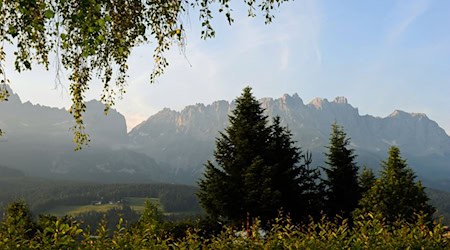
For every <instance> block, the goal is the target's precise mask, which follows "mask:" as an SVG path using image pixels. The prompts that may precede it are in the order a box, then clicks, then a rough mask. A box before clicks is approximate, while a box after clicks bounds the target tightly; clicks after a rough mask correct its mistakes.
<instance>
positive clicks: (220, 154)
mask: <svg viewBox="0 0 450 250" xmlns="http://www.w3.org/2000/svg"><path fill="white" fill-rule="evenodd" d="M263 112H264V110H263V109H262V108H261V106H260V104H259V102H258V101H257V100H256V99H255V98H254V97H253V96H252V93H251V88H250V87H247V88H245V89H244V91H243V93H242V95H241V96H240V97H238V98H237V99H236V108H235V109H234V110H233V112H232V114H231V115H230V116H229V121H230V125H229V126H228V127H227V128H226V129H225V132H221V133H220V136H219V137H218V138H217V139H216V149H215V151H214V157H215V162H211V161H208V162H207V164H206V165H205V166H206V170H205V176H204V178H203V179H202V180H200V182H199V186H200V191H199V193H198V196H199V199H200V203H201V204H202V206H203V207H204V208H205V210H206V212H207V213H208V214H209V215H211V216H213V217H215V218H218V219H223V220H228V221H231V222H234V223H242V222H243V221H245V220H246V219H248V218H249V217H250V219H251V218H254V217H259V218H260V219H261V220H262V221H263V222H267V221H268V220H270V219H272V218H274V217H275V216H276V215H277V213H278V210H279V209H283V210H284V211H285V212H288V213H290V214H291V215H292V216H293V217H294V218H300V217H302V216H306V214H307V213H309V211H310V209H308V208H307V205H308V204H310V203H314V204H315V202H312V201H310V200H308V199H311V198H310V197H311V194H312V193H315V190H313V189H314V188H315V186H311V184H310V183H317V182H316V181H315V180H316V179H314V178H316V177H317V175H314V173H316V172H314V170H310V169H309V168H308V167H307V165H308V164H309V162H310V160H308V159H307V158H306V156H305V155H304V154H303V153H302V152H301V150H300V148H298V147H296V146H295V145H294V142H293V140H292V138H291V137H292V135H291V133H290V132H289V131H288V130H287V129H286V128H284V127H282V126H281V125H280V120H279V118H275V119H274V121H273V123H272V125H268V118H267V116H265V115H264V114H263ZM216 164H217V165H218V166H217V167H216ZM308 185H309V186H308ZM306 189H307V190H306ZM308 195H309V196H308ZM313 197H315V196H313Z"/></svg>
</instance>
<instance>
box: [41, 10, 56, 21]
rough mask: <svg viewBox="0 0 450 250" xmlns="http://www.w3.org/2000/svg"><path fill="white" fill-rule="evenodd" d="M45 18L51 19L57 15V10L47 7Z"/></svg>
mask: <svg viewBox="0 0 450 250" xmlns="http://www.w3.org/2000/svg"><path fill="white" fill-rule="evenodd" d="M44 16H45V18H47V19H51V18H53V17H54V16H55V12H53V11H52V10H51V9H47V10H46V11H45V13H44Z"/></svg>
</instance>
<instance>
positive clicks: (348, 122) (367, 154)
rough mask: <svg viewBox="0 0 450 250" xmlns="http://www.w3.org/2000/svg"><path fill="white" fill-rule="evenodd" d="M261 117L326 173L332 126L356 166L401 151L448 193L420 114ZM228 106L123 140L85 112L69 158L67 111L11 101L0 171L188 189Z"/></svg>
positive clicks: (116, 125) (337, 103)
mask: <svg viewBox="0 0 450 250" xmlns="http://www.w3.org/2000/svg"><path fill="white" fill-rule="evenodd" d="M261 103H262V105H263V107H264V108H265V109H266V111H267V115H269V116H274V115H279V116H280V117H281V119H282V123H283V124H284V125H287V126H288V127H289V129H290V130H291V131H292V133H293V134H294V138H295V140H296V141H298V144H299V146H301V148H302V149H303V150H304V151H306V150H310V151H311V152H312V154H313V165H314V166H317V165H323V158H324V156H323V151H325V148H324V146H325V145H327V144H328V138H329V134H330V127H331V124H332V123H333V122H335V121H336V122H338V123H339V124H341V125H343V126H344V129H345V131H346V132H347V134H348V136H349V137H350V138H351V142H352V147H354V148H355V150H356V153H357V155H358V158H357V161H358V162H359V164H360V165H367V166H368V167H371V168H374V169H377V168H378V167H379V165H380V164H379V163H380V160H382V159H385V158H386V152H387V149H388V148H389V147H390V146H391V145H397V146H399V147H400V149H401V151H402V155H403V156H404V157H405V158H407V159H408V163H409V165H410V166H411V167H412V168H413V169H414V170H415V171H416V173H417V174H418V175H419V176H420V177H421V178H422V179H423V180H424V182H425V184H426V185H428V186H433V187H437V188H442V189H447V190H450V185H449V182H448V181H447V179H450V137H449V136H448V135H447V134H446V132H445V131H444V130H443V129H442V128H441V127H439V125H438V124H437V123H436V122H434V121H432V120H430V119H429V118H428V117H427V116H426V115H425V114H418V113H407V112H403V111H399V110H396V111H394V112H393V113H392V114H391V115H389V116H387V117H384V118H380V117H373V116H370V115H364V116H361V115H359V113H358V109H357V108H354V107H352V106H351V105H350V104H348V102H347V99H346V98H345V97H337V98H336V99H335V100H333V101H328V100H327V99H320V98H316V99H314V100H312V101H311V102H310V103H308V104H305V103H304V102H303V100H302V99H301V98H300V97H299V96H298V95H297V94H294V95H292V96H291V95H284V96H282V97H281V98H277V99H273V98H263V99H261ZM233 108H234V103H233V102H231V103H230V102H227V101H216V102H214V103H212V104H210V105H204V104H196V105H191V106H187V107H186V108H184V109H183V110H182V111H180V112H177V111H173V110H170V109H163V110H162V111H160V112H159V113H157V114H155V115H153V116H151V117H149V118H148V119H147V120H146V121H144V122H142V123H141V124H139V125H138V126H136V127H135V128H133V129H132V130H131V131H130V132H129V133H128V134H127V132H126V131H127V130H126V125H125V118H124V117H123V116H122V115H121V114H120V113H118V112H116V111H115V110H111V112H110V113H109V115H108V116H104V115H103V106H102V104H101V103H99V102H97V101H90V102H88V108H87V110H88V111H87V113H86V115H85V121H86V126H87V128H88V133H89V134H90V136H91V141H92V142H91V144H90V146H89V147H87V148H85V149H83V150H82V151H81V152H73V148H74V145H73V143H72V142H71V139H72V132H71V131H70V130H69V128H70V127H71V125H72V124H73V121H72V117H71V116H70V115H69V114H68V113H67V111H65V110H63V109H56V108H49V107H44V106H40V105H32V104H31V103H22V102H21V101H20V98H19V96H17V95H16V94H12V96H11V97H10V98H9V101H8V102H4V103H1V104H0V127H1V128H2V129H3V130H4V131H6V133H7V134H6V136H4V137H3V138H1V139H0V141H1V142H0V159H1V165H3V166H6V167H9V168H13V169H19V170H21V171H23V172H24V173H25V174H28V175H32V176H40V177H48V178H61V179H73V180H85V181H101V182H144V181H161V182H183V183H190V184H193V183H195V182H196V179H197V178H198V177H199V176H201V173H202V171H203V164H204V163H205V162H206V161H207V160H210V159H213V158H212V155H213V150H214V146H215V145H214V141H215V138H216V137H217V136H218V135H219V131H222V130H223V129H224V128H225V127H226V126H227V124H228V116H227V115H228V114H229V113H230V112H231V110H233Z"/></svg>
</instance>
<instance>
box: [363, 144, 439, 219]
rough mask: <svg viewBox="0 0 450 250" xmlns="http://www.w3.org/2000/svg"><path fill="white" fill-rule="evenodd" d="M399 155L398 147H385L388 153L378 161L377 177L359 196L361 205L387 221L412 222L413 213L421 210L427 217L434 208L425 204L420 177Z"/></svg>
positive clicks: (425, 197)
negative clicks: (367, 189) (387, 148)
mask: <svg viewBox="0 0 450 250" xmlns="http://www.w3.org/2000/svg"><path fill="white" fill-rule="evenodd" d="M415 178H416V176H415V174H414V172H413V170H412V169H411V168H409V167H408V165H407V164H406V161H405V160H404V159H403V158H402V157H401V156H400V149H399V148H398V147H391V148H390V149H389V156H388V159H387V160H386V161H383V162H382V171H381V175H380V178H379V179H377V180H376V181H375V182H374V184H373V186H372V187H371V188H370V190H369V191H367V193H366V194H365V195H364V197H363V198H362V199H361V201H360V204H361V207H362V208H363V209H365V210H368V211H371V212H374V213H375V214H378V215H381V216H382V217H384V218H385V219H386V221H387V222H389V223H393V222H395V221H398V220H401V221H407V222H412V221H414V220H415V219H416V216H415V213H421V212H423V213H425V214H426V215H427V216H428V217H427V218H428V220H431V216H432V215H433V213H434V211H435V209H434V208H433V207H432V206H431V205H429V204H428V197H427V195H426V193H425V191H424V187H423V186H422V184H421V182H420V181H415Z"/></svg>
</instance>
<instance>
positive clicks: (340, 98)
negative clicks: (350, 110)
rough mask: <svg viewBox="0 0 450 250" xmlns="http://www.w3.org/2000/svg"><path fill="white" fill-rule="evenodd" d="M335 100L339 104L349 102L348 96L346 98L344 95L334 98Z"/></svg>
mask: <svg viewBox="0 0 450 250" xmlns="http://www.w3.org/2000/svg"><path fill="white" fill-rule="evenodd" d="M333 102H334V103H337V104H348V101H347V98H345V97H344V96H338V97H336V98H334V100H333Z"/></svg>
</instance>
